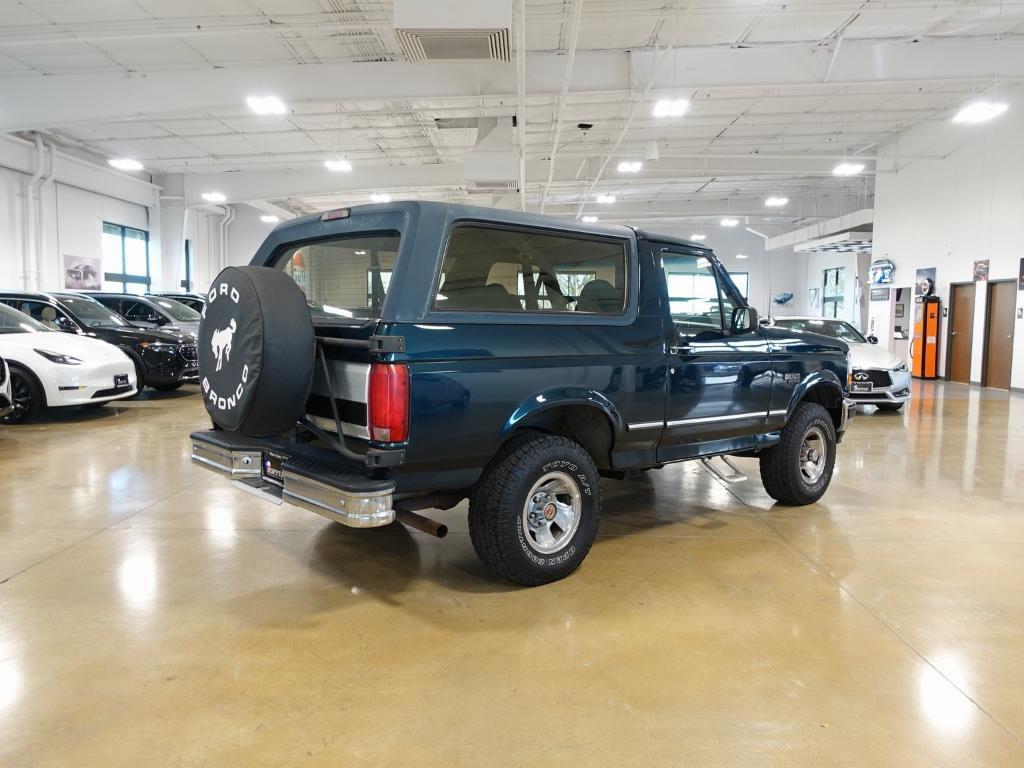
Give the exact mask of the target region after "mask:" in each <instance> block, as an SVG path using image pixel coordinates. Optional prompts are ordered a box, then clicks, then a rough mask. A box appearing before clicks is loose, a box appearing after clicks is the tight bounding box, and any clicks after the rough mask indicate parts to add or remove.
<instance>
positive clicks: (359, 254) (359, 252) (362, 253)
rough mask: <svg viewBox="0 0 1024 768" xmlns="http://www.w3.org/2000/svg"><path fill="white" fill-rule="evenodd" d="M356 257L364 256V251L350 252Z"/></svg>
mask: <svg viewBox="0 0 1024 768" xmlns="http://www.w3.org/2000/svg"><path fill="white" fill-rule="evenodd" d="M352 253H354V254H355V255H356V256H365V255H366V251H352Z"/></svg>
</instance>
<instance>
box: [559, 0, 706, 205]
mask: <svg viewBox="0 0 1024 768" xmlns="http://www.w3.org/2000/svg"><path fill="white" fill-rule="evenodd" d="M696 5H697V0H690V4H689V5H688V6H687V8H686V12H685V13H684V14H683V15H682V16H677V17H676V28H675V30H673V32H672V39H671V40H669V41H668V44H667V45H666V46H665V47H664V48H661V49H660V50H658V49H656V50H655V52H654V63H653V64H652V66H651V76H650V78H649V79H648V80H647V85H646V86H645V87H644V91H643V93H642V94H641V95H640V99H639V101H637V103H636V104H635V105H634V106H633V109H632V110H631V111H630V113H629V118H628V119H627V120H626V124H625V125H624V126H622V133H620V134H619V138H618V139H616V140H615V145H614V146H613V147H612V149H611V152H609V153H608V155H607V157H605V159H604V162H602V163H601V167H600V168H598V169H597V173H596V174H595V175H594V180H593V181H592V182H591V183H590V186H589V187H587V191H586V192H585V193H584V194H583V196H582V197H581V198H580V203H579V207H578V208H577V209H576V218H579V217H580V215H581V214H582V213H583V206H584V205H586V203H587V200H589V199H590V196H591V195H592V194H593V193H594V188H595V187H596V186H597V185H598V182H600V181H601V177H602V176H604V171H605V168H607V167H608V163H610V162H611V160H612V158H613V157H614V156H615V153H616V152H618V151H619V145H620V144H622V140H623V139H625V138H626V134H627V133H629V126H631V125H632V124H633V120H634V119H635V118H636V115H637V113H638V112H639V111H640V108H641V107H643V106H644V105H645V104H646V103H647V96H648V94H650V92H651V88H653V87H654V81H655V80H657V79H658V70H659V69H661V64H662V62H663V61H664V60H665V54H666V53H667V52H668V51H671V50H672V47H673V46H674V45H675V44H676V40H678V39H679V33H680V32H682V31H683V27H685V26H686V22H687V21H689V19H690V14H692V13H693V9H694V8H695V7H696Z"/></svg>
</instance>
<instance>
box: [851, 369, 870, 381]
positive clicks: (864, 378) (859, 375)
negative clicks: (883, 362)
mask: <svg viewBox="0 0 1024 768" xmlns="http://www.w3.org/2000/svg"><path fill="white" fill-rule="evenodd" d="M853 378H854V379H856V380H857V381H867V380H868V379H870V378H871V377H870V376H869V375H868V374H867V373H866V372H865V371H859V372H857V373H855V374H853Z"/></svg>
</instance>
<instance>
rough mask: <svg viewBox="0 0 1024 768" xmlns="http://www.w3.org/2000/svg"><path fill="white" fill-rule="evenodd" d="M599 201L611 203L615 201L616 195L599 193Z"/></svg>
mask: <svg viewBox="0 0 1024 768" xmlns="http://www.w3.org/2000/svg"><path fill="white" fill-rule="evenodd" d="M597 202H599V203H603V204H604V205H611V204H612V203H614V202H615V195H598V196H597Z"/></svg>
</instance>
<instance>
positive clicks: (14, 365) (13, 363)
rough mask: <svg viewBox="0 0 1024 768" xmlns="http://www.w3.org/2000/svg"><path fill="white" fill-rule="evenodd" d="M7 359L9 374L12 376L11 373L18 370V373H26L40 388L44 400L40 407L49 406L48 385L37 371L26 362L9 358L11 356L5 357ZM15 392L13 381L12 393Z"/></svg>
mask: <svg viewBox="0 0 1024 768" xmlns="http://www.w3.org/2000/svg"><path fill="white" fill-rule="evenodd" d="M5 360H6V361H7V375H8V376H10V375H12V372H13V371H15V370H17V371H18V373H21V374H24V375H26V376H28V378H30V379H32V381H33V382H34V383H35V385H36V387H37V388H38V389H39V394H40V396H41V397H42V398H43V402H42V403H41V404H40V406H39V407H40V409H42V408H47V407H49V403H48V402H47V397H46V385H45V384H43V381H42V379H40V378H39V376H38V375H37V374H36V372H35V371H33V370H32V369H31V368H29V367H28V366H27V365H25V364H24V363H19V362H18V361H17V360H11V358H9V357H8V358H5ZM13 393H14V382H13V381H12V382H11V394H12V395H13Z"/></svg>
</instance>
